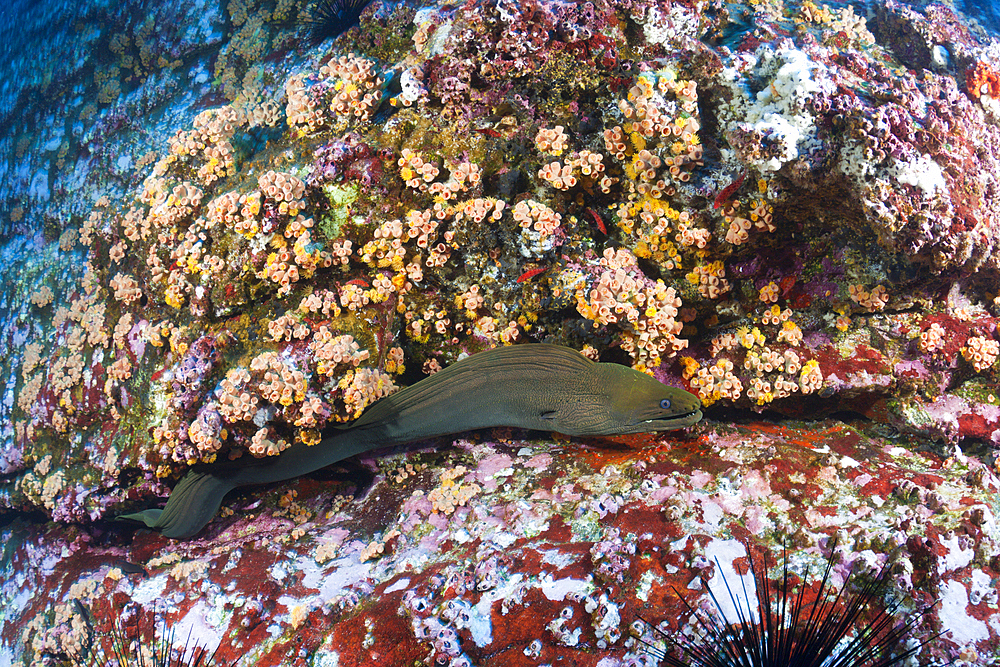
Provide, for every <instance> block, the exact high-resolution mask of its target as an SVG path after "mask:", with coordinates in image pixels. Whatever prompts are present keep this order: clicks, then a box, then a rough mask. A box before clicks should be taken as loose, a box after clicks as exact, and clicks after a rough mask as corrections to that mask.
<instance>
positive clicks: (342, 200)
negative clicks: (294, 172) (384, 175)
mask: <svg viewBox="0 0 1000 667" xmlns="http://www.w3.org/2000/svg"><path fill="white" fill-rule="evenodd" d="M323 194H325V195H326V199H327V201H328V202H329V203H330V210H329V212H327V214H326V215H324V216H323V217H322V218H321V219H320V220H319V229H320V231H321V232H323V234H324V235H325V236H326V237H327V238H328V239H337V238H340V235H341V234H340V230H341V228H342V227H343V226H344V224H345V223H346V222H347V221H348V218H349V217H350V214H351V205H352V204H354V202H356V201H357V200H358V195H359V192H358V186H357V185H356V184H351V183H345V184H333V183H331V184H328V185H324V186H323Z"/></svg>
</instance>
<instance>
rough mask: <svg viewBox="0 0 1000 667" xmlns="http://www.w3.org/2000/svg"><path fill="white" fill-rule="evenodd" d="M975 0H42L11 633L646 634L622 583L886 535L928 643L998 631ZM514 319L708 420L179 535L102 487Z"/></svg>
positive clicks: (33, 34) (6, 585)
mask: <svg viewBox="0 0 1000 667" xmlns="http://www.w3.org/2000/svg"><path fill="white" fill-rule="evenodd" d="M328 9H329V8H327V10H328ZM960 10H961V7H959V8H950V7H947V6H944V5H941V4H924V3H915V4H905V3H901V2H878V3H875V2H872V3H867V4H865V5H864V8H863V9H862V8H861V5H853V6H851V5H847V4H845V3H839V2H833V3H827V4H823V3H813V2H810V1H805V2H796V1H792V0H789V1H787V2H782V1H780V0H778V1H771V0H769V1H767V2H755V3H747V4H745V5H743V4H739V3H722V2H707V1H697V0H691V1H688V2H667V1H665V0H664V1H661V2H657V1H655V0H591V1H589V2H565V3H564V2H548V1H538V2H536V1H534V0H529V1H527V2H517V3H515V2H508V1H507V0H482V1H480V0H471V1H470V2H467V3H465V4H462V5H452V4H449V3H443V2H442V3H437V4H435V3H427V4H420V3H417V2H386V1H382V0H376V1H375V2H372V3H370V4H369V5H367V6H366V7H365V8H364V9H363V10H362V11H361V14H360V18H359V25H358V26H351V25H346V24H345V25H344V26H334V28H336V30H333V29H328V30H327V29H326V28H325V30H326V32H323V33H322V34H336V33H337V32H338V31H339V30H340V29H343V32H342V34H339V36H336V37H335V38H328V39H325V40H324V41H320V42H318V43H317V40H316V39H313V38H310V35H315V34H316V32H315V30H316V28H315V21H317V20H319V18H320V16H321V14H322V12H320V13H319V14H316V13H315V12H316V11H317V10H316V7H314V6H313V5H312V4H311V3H308V2H302V3H295V2H289V1H287V0H278V1H277V2H270V1H265V0H232V1H231V2H228V3H225V4H224V5H223V4H213V3H209V2H193V1H189V2H181V3H174V4H171V5H169V6H166V5H164V6H162V7H156V6H146V5H139V4H136V5H131V4H126V5H122V6H121V7H118V6H115V7H111V5H110V4H108V5H102V4H100V3H97V4H92V5H90V6H89V7H87V8H78V11H77V12H76V13H75V14H74V15H73V17H74V18H73V19H72V20H70V19H67V21H68V22H69V23H71V25H72V30H70V29H69V28H67V31H64V32H60V31H58V30H50V31H49V32H46V31H45V30H43V27H44V26H46V25H48V26H50V27H51V26H52V25H53V24H52V23H51V20H50V18H51V17H50V15H49V14H47V13H45V12H44V11H42V10H39V13H38V14H37V15H36V16H33V17H32V21H27V22H26V23H25V24H24V29H23V30H22V31H21V34H20V35H19V36H18V40H21V43H22V47H23V48H22V50H24V49H25V48H27V45H28V44H31V45H32V48H33V49H34V51H35V55H34V57H33V58H30V59H29V58H26V57H24V56H22V55H16V56H14V55H12V56H11V58H10V59H9V62H10V65H9V68H10V69H8V70H7V71H6V72H4V73H3V77H4V78H3V86H2V87H0V116H2V118H3V119H4V127H5V128H8V129H6V130H5V131H4V133H3V135H2V136H0V155H2V156H3V157H2V159H0V216H2V219H3V226H2V229H3V230H4V233H5V235H4V237H3V242H2V245H0V251H2V253H3V261H2V262H0V279H2V281H3V284H4V287H5V289H4V290H3V292H2V293H0V346H2V349H3V354H2V355H0V372H2V377H3V378H4V379H5V380H4V382H5V386H4V394H3V401H2V402H0V508H2V511H3V514H2V517H3V520H4V522H5V523H4V527H3V528H2V529H0V530H2V532H3V538H4V544H5V548H4V558H3V561H2V568H3V586H2V588H0V608H2V609H3V611H2V612H0V619H2V626H0V638H2V643H0V657H2V658H5V659H6V660H0V661H5V662H6V661H9V662H11V663H13V664H54V663H56V662H58V660H60V659H62V658H66V657H67V656H68V655H70V654H73V653H76V652H78V651H79V648H80V646H82V645H83V644H84V643H85V642H86V640H87V634H88V630H87V623H86V622H85V618H84V616H83V615H82V614H81V612H80V609H81V608H86V609H89V611H90V615H91V617H92V618H91V623H92V624H93V626H94V628H95V629H96V630H98V631H105V630H107V628H109V627H110V625H111V624H112V622H113V620H114V619H115V618H117V617H119V616H122V617H123V618H126V617H127V618H130V619H135V618H142V617H143V616H144V615H146V616H151V615H153V614H154V613H157V614H159V615H160V616H162V617H163V620H164V622H165V623H169V624H171V625H173V626H174V627H177V628H178V635H177V636H178V637H179V636H181V635H185V633H186V632H187V630H188V629H193V634H192V636H193V637H195V638H196V639H197V640H198V641H199V642H201V643H202V644H204V645H209V646H210V647H211V648H212V649H214V648H215V646H216V645H218V646H220V649H219V650H220V652H219V654H218V656H219V657H221V658H224V659H229V660H232V659H235V658H236V657H238V656H242V655H244V654H246V655H247V656H248V657H247V658H246V659H245V660H246V661H247V662H246V663H245V664H260V665H272V664H274V665H277V664H304V665H305V664H308V665H334V664H340V665H348V664H384V665H399V664H413V663H424V664H451V665H455V666H456V667H457V666H458V665H463V664H467V665H491V664H496V665H500V664H502V665H516V664H526V665H527V664H531V665H539V664H548V663H551V664H555V663H556V662H558V661H560V660H561V661H567V660H571V661H575V664H580V665H589V664H593V665H601V666H602V667H609V666H611V665H643V664H656V660H655V658H654V657H653V656H651V655H648V654H647V653H646V652H645V646H644V644H643V643H642V641H641V639H642V638H643V633H644V632H645V630H644V629H643V628H642V627H635V626H634V622H635V621H637V620H638V619H639V616H640V615H642V616H643V617H644V618H649V619H654V620H660V619H661V618H667V619H672V622H673V625H672V627H673V628H674V629H678V631H679V629H680V627H681V625H682V623H680V622H679V621H678V618H684V614H683V606H682V604H681V602H680V600H679V598H678V597H677V594H676V593H675V592H674V590H673V589H672V587H673V588H676V589H677V590H679V591H683V592H685V595H686V599H687V600H689V601H690V602H691V603H692V604H693V605H699V604H701V605H706V604H707V599H708V596H707V594H706V593H705V591H704V590H703V587H701V586H700V583H699V579H698V576H697V575H698V573H701V574H702V575H704V576H705V577H706V579H707V578H710V577H712V576H713V574H712V573H713V572H714V570H715V569H716V568H718V567H721V568H723V569H725V568H729V571H732V569H733V568H735V571H736V572H738V573H740V574H743V573H745V568H746V562H745V557H746V554H747V551H746V549H747V547H748V546H749V548H751V549H753V550H755V552H764V553H770V554H771V556H772V559H771V560H772V562H773V561H774V560H775V558H774V557H775V556H778V555H780V552H781V550H782V548H783V547H787V548H788V550H789V553H790V554H792V555H793V561H792V563H793V568H794V571H795V572H796V573H797V575H799V576H802V575H803V573H804V572H805V568H806V567H807V566H808V565H813V566H814V567H813V571H814V572H815V570H816V565H817V564H818V563H821V562H822V561H823V560H824V559H826V558H828V557H833V558H835V559H837V560H836V562H837V563H838V565H837V568H836V570H835V571H836V572H837V576H840V577H843V576H846V573H847V572H848V571H849V570H850V569H851V567H852V566H854V567H855V568H860V569H861V570H863V571H864V572H866V573H871V572H875V571H877V570H878V569H879V568H880V567H881V566H882V565H884V564H886V563H888V564H889V565H890V568H891V569H890V572H891V573H892V586H891V588H890V595H892V596H893V597H894V599H902V600H904V605H903V608H902V609H903V611H905V612H909V611H912V610H915V609H921V608H923V606H925V605H927V604H929V603H931V602H934V601H937V605H936V606H935V607H934V609H933V610H932V611H931V612H930V613H928V615H927V616H926V618H925V620H924V621H923V622H921V624H920V625H918V627H917V629H916V631H915V637H916V638H917V639H918V640H919V639H921V638H926V637H928V636H930V635H932V634H934V633H936V632H942V633H943V634H942V635H941V637H940V638H938V639H937V640H935V641H933V642H932V643H930V644H929V645H928V646H926V647H924V648H923V649H921V651H920V653H919V655H918V656H917V658H916V661H917V663H918V664H936V663H941V662H942V661H943V662H944V663H945V664H959V665H961V664H968V665H978V664H989V662H990V660H997V659H1000V614H998V600H997V594H996V591H997V587H998V585H1000V574H998V571H997V570H998V563H1000V561H998V558H1000V544H998V539H1000V534H998V528H997V524H996V519H995V517H996V515H997V512H998V511H1000V504H998V501H997V500H996V498H997V490H998V488H1000V480H998V478H997V474H998V468H997V450H998V448H1000V398H998V396H1000V386H998V373H1000V370H998V364H997V357H998V355H1000V336H998V332H997V322H998V317H1000V287H998V286H1000V252H998V245H1000V222H998V220H1000V208H998V207H1000V203H998V201H1000V198H998V196H997V195H998V189H1000V40H998V38H997V32H996V26H989V25H984V24H980V23H979V22H978V21H980V20H982V21H987V20H989V19H990V15H989V14H987V13H983V12H982V11H981V10H979V9H976V8H975V7H970V8H968V11H969V13H968V14H962V13H960ZM977 12H978V13H977ZM46 17H50V18H48V19H47V18H46ZM327 19H329V16H327ZM46 21H49V22H48V23H46ZM327 28H329V27H327ZM32 40H34V41H32ZM13 43H14V44H15V45H16V44H17V43H19V42H17V41H16V40H15V41H14V42H13ZM8 48H9V49H11V48H14V47H8ZM12 72H14V73H15V74H13V75H12V74H11V73H12ZM17 73H21V74H23V75H19V74H17ZM530 341H545V342H553V343H559V344H563V345H569V346H571V347H573V348H575V349H579V350H582V351H583V352H584V353H585V354H587V355H588V356H591V357H593V358H599V359H601V360H602V361H617V362H619V363H625V364H629V365H632V366H633V367H635V368H637V369H640V370H643V371H645V372H648V373H650V374H652V375H653V376H655V377H657V378H658V379H660V380H661V381H664V382H666V383H668V384H672V385H676V386H680V387H683V388H685V389H688V390H689V391H691V392H692V393H695V394H697V395H699V397H700V398H701V399H702V402H703V404H704V405H705V406H706V408H705V419H704V421H703V422H702V423H701V424H699V425H697V426H695V427H693V428H691V429H689V430H687V431H685V432H683V433H680V434H677V433H668V434H663V435H661V436H658V437H653V436H649V437H628V438H616V439H610V440H600V441H599V440H579V439H566V438H559V437H548V436H546V437H544V438H542V439H538V438H539V437H540V436H537V434H536V436H537V437H535V438H532V437H529V435H528V434H524V433H521V432H507V433H505V432H502V431H495V432H492V433H479V434H465V435H464V436H460V437H456V438H450V439H443V440H441V441H439V442H436V443H433V444H434V445H435V447H433V448H432V447H430V446H428V447H423V448H420V449H410V450H401V449H400V450H394V451H391V452H383V453H382V455H381V456H366V457H362V459H361V462H360V463H361V466H360V467H361V468H362V469H363V470H358V469H357V468H358V466H357V465H355V466H352V470H351V471H350V473H351V474H350V475H348V477H350V478H351V479H352V480H354V481H351V482H346V483H345V482H338V481H336V480H334V479H328V478H329V477H330V475H317V476H314V478H309V479H302V480H297V481H295V482H291V483H288V484H285V485H281V486H279V487H276V488H268V489H257V490H250V491H245V492H243V493H242V494H240V495H238V496H236V497H234V498H233V499H232V501H231V502H230V503H228V504H227V506H226V507H224V510H223V512H222V515H221V516H220V517H219V518H217V519H216V520H215V521H214V522H213V523H212V524H210V525H209V527H208V528H207V529H206V531H205V532H204V533H202V534H201V535H199V536H198V539H195V540H193V541H191V542H174V541H170V540H166V539H164V538H161V537H159V536H158V535H155V534H150V533H148V532H146V531H138V532H134V531H133V530H131V529H126V528H124V527H121V526H118V525H116V524H111V523H110V521H109V519H110V518H112V517H113V516H115V515H117V514H122V513H126V512H132V511H137V510H139V509H142V508H145V507H152V506H155V505H156V504H157V503H158V502H160V501H161V499H162V498H164V497H166V495H168V493H169V489H170V487H171V486H172V485H173V483H174V482H175V481H176V480H177V479H178V478H179V477H180V476H181V475H183V473H184V471H185V470H187V469H188V467H189V466H191V465H195V464H198V463H208V464H211V463H212V462H213V461H215V460H216V459H218V458H219V457H226V458H230V459H236V458H239V457H264V456H280V455H281V451H282V450H283V449H285V448H286V447H288V446H289V445H290V444H291V443H293V442H304V443H306V444H314V443H316V442H318V441H319V439H320V438H321V432H322V430H323V428H324V427H328V426H332V425H336V424H339V423H345V422H348V421H350V420H352V419H354V418H356V417H357V416H358V415H360V414H361V413H362V412H363V411H364V409H365V408H366V406H368V405H370V404H371V403H372V402H373V401H375V400H378V399H379V398H381V397H382V396H385V395H386V394H388V393H390V392H391V391H393V390H394V389H395V388H396V387H397V386H402V385H407V384H411V383H412V382H414V381H417V380H419V379H420V378H421V377H423V376H424V374H428V373H433V372H435V371H436V370H437V369H439V368H441V367H443V366H446V365H447V364H449V363H451V362H453V361H455V360H457V359H459V358H460V357H461V356H462V355H465V354H473V353H475V352H477V351H481V350H484V349H488V348H491V347H494V346H498V345H507V344H517V343H524V342H530ZM452 443H454V446H449V445H450V444H452ZM364 471H367V473H368V475H367V476H369V477H371V478H372V484H371V487H370V488H369V489H364V488H362V489H357V488H356V487H357V486H358V483H357V480H358V479H363V478H364V477H365V476H366V475H365V474H363V473H364ZM355 491H356V492H357V497H354V496H353V495H351V494H352V493H354V492H355ZM834 543H836V545H837V546H836V553H834V554H833V555H832V556H831V552H832V551H833V544H834ZM716 557H717V558H718V559H719V563H718V564H716V562H715V561H714V560H713V559H714V558H716ZM733 576H736V575H733ZM74 600H77V601H79V604H77V603H74ZM398 610H402V611H401V612H399V613H397V612H398ZM152 629H153V626H152V625H150V626H149V630H150V632H152ZM645 639H646V640H647V641H654V637H652V636H651V635H650V636H646V637H645Z"/></svg>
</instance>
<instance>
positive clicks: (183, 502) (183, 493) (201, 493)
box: [117, 470, 237, 539]
mask: <svg viewBox="0 0 1000 667" xmlns="http://www.w3.org/2000/svg"><path fill="white" fill-rule="evenodd" d="M236 486H237V485H236V484H234V483H233V480H231V479H225V478H223V477H218V476H216V475H213V474H212V473H209V472H200V471H194V470H189V471H188V473H187V474H186V475H184V477H183V478H182V479H181V481H180V482H178V483H177V486H175V487H174V490H173V491H171V492H170V498H168V499H167V504H166V506H165V507H164V508H163V509H162V510H158V509H151V510H145V511H143V512H136V513H134V514H123V515H121V516H119V517H117V519H118V520H124V521H136V522H139V523H144V524H146V526H147V527H149V528H155V529H157V530H159V531H160V532H161V533H162V534H163V536H164V537H171V538H174V539H186V538H188V537H192V536H194V535H195V534H196V533H197V532H198V531H200V530H201V529H202V528H204V527H205V524H207V523H208V522H209V521H211V520H212V517H214V516H215V513H216V512H218V511H219V507H220V506H221V505H222V499H223V498H224V497H225V495H226V494H227V493H229V492H230V491H232V490H233V489H234V488H236Z"/></svg>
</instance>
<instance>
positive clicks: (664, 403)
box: [660, 398, 670, 410]
mask: <svg viewBox="0 0 1000 667" xmlns="http://www.w3.org/2000/svg"><path fill="white" fill-rule="evenodd" d="M660 409H661V410H669V409H670V399H669V398H664V399H663V400H661V401H660Z"/></svg>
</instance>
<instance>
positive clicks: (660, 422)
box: [636, 410, 702, 431]
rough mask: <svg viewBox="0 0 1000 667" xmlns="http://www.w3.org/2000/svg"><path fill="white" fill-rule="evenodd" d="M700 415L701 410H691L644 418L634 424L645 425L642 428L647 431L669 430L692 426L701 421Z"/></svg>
mask: <svg viewBox="0 0 1000 667" xmlns="http://www.w3.org/2000/svg"><path fill="white" fill-rule="evenodd" d="M701 417H702V414H701V410H693V411H692V412H686V413H684V414H682V415H674V416H672V417H662V418H654V419H646V420H645V421H641V422H639V423H638V424H636V426H637V427H647V428H646V429H643V430H649V431H670V430H672V429H677V428H686V427H688V426H693V425H694V424H697V423H698V422H700V421H701ZM649 427H651V428H649Z"/></svg>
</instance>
